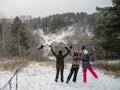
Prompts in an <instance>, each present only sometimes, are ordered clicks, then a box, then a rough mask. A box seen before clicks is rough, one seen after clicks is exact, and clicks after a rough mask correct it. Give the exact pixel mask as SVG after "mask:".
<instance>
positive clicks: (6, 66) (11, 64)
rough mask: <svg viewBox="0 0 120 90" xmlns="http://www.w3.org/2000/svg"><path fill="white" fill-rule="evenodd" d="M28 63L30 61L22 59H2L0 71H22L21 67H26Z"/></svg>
mask: <svg viewBox="0 0 120 90" xmlns="http://www.w3.org/2000/svg"><path fill="white" fill-rule="evenodd" d="M30 62H31V61H30V60H26V59H24V58H12V59H4V61H2V62H0V70H1V71H2V70H7V71H13V70H17V69H22V68H23V67H26V66H28V65H29V63H30Z"/></svg>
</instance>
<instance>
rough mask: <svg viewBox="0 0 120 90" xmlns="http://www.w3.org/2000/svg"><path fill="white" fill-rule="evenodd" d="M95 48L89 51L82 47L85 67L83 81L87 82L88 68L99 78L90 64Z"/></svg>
mask: <svg viewBox="0 0 120 90" xmlns="http://www.w3.org/2000/svg"><path fill="white" fill-rule="evenodd" d="M94 51H95V49H93V51H92V52H88V50H86V49H85V47H84V48H82V53H81V60H82V68H83V82H87V69H88V70H89V71H90V72H91V74H92V75H93V76H94V77H95V78H98V76H97V74H96V73H95V72H94V70H93V69H92V67H91V65H90V58H91V56H92V54H93V53H94Z"/></svg>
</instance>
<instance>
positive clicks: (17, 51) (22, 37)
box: [11, 17, 28, 57]
mask: <svg viewBox="0 0 120 90" xmlns="http://www.w3.org/2000/svg"><path fill="white" fill-rule="evenodd" d="M11 35H12V43H13V44H14V45H13V46H11V47H12V48H11V51H12V52H13V55H19V56H20V57H21V55H22V53H23V51H24V50H26V49H27V48H28V44H27V43H28V38H27V35H26V31H25V27H24V25H23V23H22V21H21V20H20V19H19V17H16V18H15V19H14V21H13V24H12V30H11Z"/></svg>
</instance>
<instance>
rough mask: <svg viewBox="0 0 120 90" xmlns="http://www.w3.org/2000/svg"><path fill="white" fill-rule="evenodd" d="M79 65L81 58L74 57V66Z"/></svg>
mask: <svg viewBox="0 0 120 90" xmlns="http://www.w3.org/2000/svg"><path fill="white" fill-rule="evenodd" d="M79 64H80V58H79V56H77V55H74V56H73V60H72V66H79Z"/></svg>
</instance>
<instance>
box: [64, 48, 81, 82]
mask: <svg viewBox="0 0 120 90" xmlns="http://www.w3.org/2000/svg"><path fill="white" fill-rule="evenodd" d="M79 61H80V58H79V52H78V51H77V50H75V51H74V55H73V60H72V67H71V69H70V73H69V75H68V77H67V80H66V83H68V82H69V80H70V79H71V77H72V75H73V74H74V75H73V80H72V81H73V82H76V79H77V73H78V70H79V64H80V63H79Z"/></svg>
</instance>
